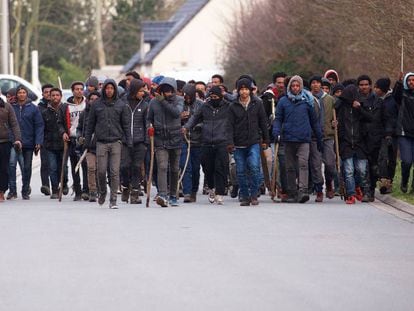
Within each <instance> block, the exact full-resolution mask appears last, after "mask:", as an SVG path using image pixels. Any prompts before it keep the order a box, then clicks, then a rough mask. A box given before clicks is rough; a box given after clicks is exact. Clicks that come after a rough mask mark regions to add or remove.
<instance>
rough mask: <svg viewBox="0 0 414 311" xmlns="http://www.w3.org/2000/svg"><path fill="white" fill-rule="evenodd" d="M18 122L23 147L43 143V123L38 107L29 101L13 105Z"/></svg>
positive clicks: (31, 147)
mask: <svg viewBox="0 0 414 311" xmlns="http://www.w3.org/2000/svg"><path fill="white" fill-rule="evenodd" d="M13 109H14V113H15V114H16V119H17V122H18V123H19V127H20V131H21V136H22V145H23V148H27V149H34V147H35V145H43V136H44V123H43V117H42V115H41V113H40V111H39V109H38V108H37V107H36V106H35V105H34V104H33V103H31V102H30V101H28V102H26V103H25V104H23V105H19V104H15V105H13Z"/></svg>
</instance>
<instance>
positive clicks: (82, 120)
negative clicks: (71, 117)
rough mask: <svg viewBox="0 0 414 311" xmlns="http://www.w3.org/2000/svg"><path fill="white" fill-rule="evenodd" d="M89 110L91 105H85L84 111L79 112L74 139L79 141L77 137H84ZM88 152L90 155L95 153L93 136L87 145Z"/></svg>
mask: <svg viewBox="0 0 414 311" xmlns="http://www.w3.org/2000/svg"><path fill="white" fill-rule="evenodd" d="M90 110H91V104H90V103H88V104H86V107H85V110H84V111H82V112H81V114H80V115H79V123H78V127H77V128H76V138H78V139H79V137H84V138H85V136H86V129H87V126H88V117H89V112H90ZM88 149H89V150H88V151H89V152H92V153H96V138H95V135H92V138H91V142H90V144H89V148H88Z"/></svg>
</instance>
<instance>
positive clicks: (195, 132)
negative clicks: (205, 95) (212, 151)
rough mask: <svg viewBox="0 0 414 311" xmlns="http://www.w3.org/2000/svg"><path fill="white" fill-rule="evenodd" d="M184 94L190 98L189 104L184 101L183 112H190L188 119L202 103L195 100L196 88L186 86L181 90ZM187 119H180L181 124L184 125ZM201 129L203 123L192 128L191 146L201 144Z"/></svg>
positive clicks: (189, 85) (190, 85)
mask: <svg viewBox="0 0 414 311" xmlns="http://www.w3.org/2000/svg"><path fill="white" fill-rule="evenodd" d="M183 91H184V94H185V95H187V96H189V97H190V102H191V104H188V103H186V102H185V100H184V105H183V111H190V117H191V116H193V115H194V114H195V113H196V112H197V111H198V110H199V109H200V108H201V107H202V106H203V105H204V103H203V102H202V101H201V100H199V99H196V88H195V86H194V85H192V84H188V85H186V86H184V88H183ZM188 120H189V118H188V119H181V124H182V125H184V124H185V123H186V122H187V121H188ZM202 127H203V123H202V122H200V123H198V124H196V125H195V126H192V130H191V133H190V142H191V146H193V147H195V146H200V145H201V144H202Z"/></svg>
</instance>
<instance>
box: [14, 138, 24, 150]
mask: <svg viewBox="0 0 414 311" xmlns="http://www.w3.org/2000/svg"><path fill="white" fill-rule="evenodd" d="M13 146H14V149H15V150H16V151H17V152H20V151H21V150H22V142H21V141H20V140H16V141H15V142H14V144H13Z"/></svg>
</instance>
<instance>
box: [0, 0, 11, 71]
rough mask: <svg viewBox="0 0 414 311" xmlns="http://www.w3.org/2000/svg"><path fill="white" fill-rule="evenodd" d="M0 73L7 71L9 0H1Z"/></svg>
mask: <svg viewBox="0 0 414 311" xmlns="http://www.w3.org/2000/svg"><path fill="white" fill-rule="evenodd" d="M0 5H1V10H0V13H1V15H0V17H1V41H0V42H1V73H3V74H7V73H9V52H10V32H9V1H8V0H1V2H0Z"/></svg>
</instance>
